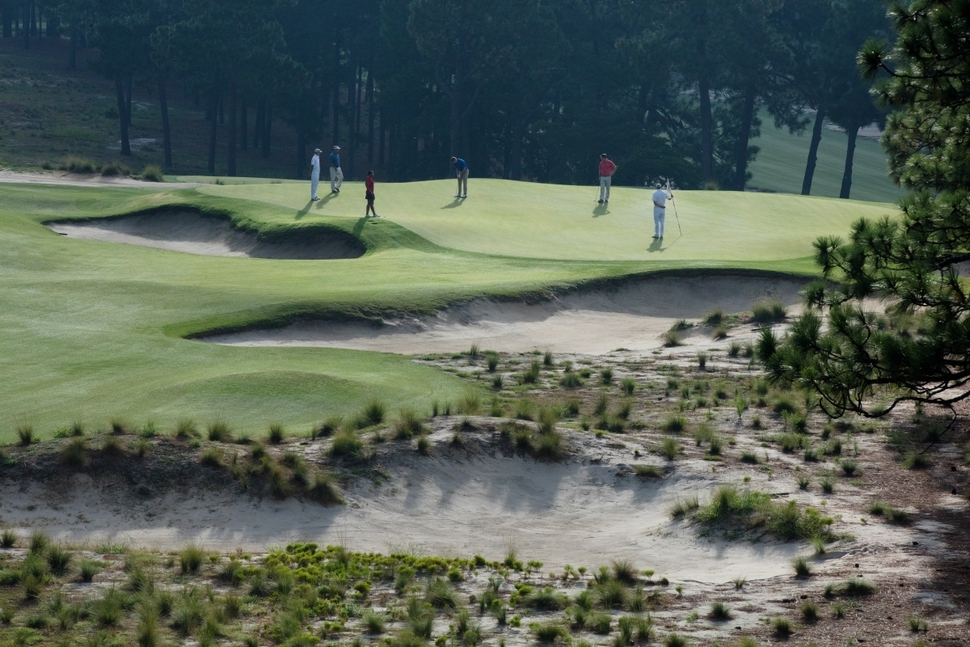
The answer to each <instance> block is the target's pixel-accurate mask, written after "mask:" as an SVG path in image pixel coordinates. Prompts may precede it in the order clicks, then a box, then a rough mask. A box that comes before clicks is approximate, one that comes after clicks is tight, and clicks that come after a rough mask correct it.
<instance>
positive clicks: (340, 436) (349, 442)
mask: <svg viewBox="0 0 970 647" xmlns="http://www.w3.org/2000/svg"><path fill="white" fill-rule="evenodd" d="M330 455H331V456H332V457H334V458H343V459H348V460H364V459H365V458H367V451H366V444H365V443H364V441H363V439H362V438H361V437H360V436H358V435H357V433H356V432H355V431H352V430H350V429H345V430H344V431H341V432H339V433H337V434H334V437H333V441H332V442H331V445H330Z"/></svg>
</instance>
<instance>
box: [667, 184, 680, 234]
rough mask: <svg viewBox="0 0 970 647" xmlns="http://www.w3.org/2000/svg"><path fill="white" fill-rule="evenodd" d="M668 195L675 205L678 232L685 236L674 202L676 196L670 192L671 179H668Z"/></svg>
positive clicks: (675, 205) (671, 202) (675, 204)
mask: <svg viewBox="0 0 970 647" xmlns="http://www.w3.org/2000/svg"><path fill="white" fill-rule="evenodd" d="M667 195H669V196H670V204H672V205H674V218H676V219H677V231H679V232H680V235H681V236H683V235H684V230H683V229H681V228H680V216H679V215H678V214H677V203H676V202H674V194H673V193H671V192H670V178H667Z"/></svg>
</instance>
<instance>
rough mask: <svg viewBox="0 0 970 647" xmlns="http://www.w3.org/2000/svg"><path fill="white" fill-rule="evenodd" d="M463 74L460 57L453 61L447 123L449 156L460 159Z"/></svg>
mask: <svg viewBox="0 0 970 647" xmlns="http://www.w3.org/2000/svg"><path fill="white" fill-rule="evenodd" d="M462 74H463V70H462V66H461V56H458V57H457V60H456V61H455V85H454V87H452V89H451V96H450V98H451V119H450V121H449V124H450V127H451V141H449V142H448V149H449V151H450V153H451V155H453V156H455V157H461V113H462V98H463V97H462V91H463V89H464V88H463V86H464V82H463V81H462V78H461V75H462Z"/></svg>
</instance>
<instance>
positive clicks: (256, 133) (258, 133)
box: [253, 99, 266, 150]
mask: <svg viewBox="0 0 970 647" xmlns="http://www.w3.org/2000/svg"><path fill="white" fill-rule="evenodd" d="M265 114H266V99H260V100H259V101H257V102H256V124H255V127H254V128H253V149H255V150H259V144H260V141H261V138H262V136H263V120H264V119H265V118H266V117H265Z"/></svg>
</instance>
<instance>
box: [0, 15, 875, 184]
mask: <svg viewBox="0 0 970 647" xmlns="http://www.w3.org/2000/svg"><path fill="white" fill-rule="evenodd" d="M885 12H886V7H885V4H884V2H883V0H488V1H486V0H461V1H460V2H459V1H455V0H353V1H348V0H343V1H340V0H191V1H189V0H67V1H65V0H0V22H2V28H3V36H4V37H5V38H18V37H22V38H23V43H24V46H25V47H29V46H30V35H31V34H36V35H46V36H51V37H58V38H70V41H71V50H70V51H71V60H70V64H71V65H75V64H76V58H75V52H76V51H77V48H79V47H82V46H90V47H96V48H97V49H98V51H99V53H100V56H99V58H98V60H97V62H96V63H95V65H96V67H97V69H98V71H99V72H100V73H101V74H103V75H104V76H105V77H107V78H109V79H111V80H112V81H113V82H114V85H115V93H116V95H117V103H118V120H119V129H120V132H121V141H122V154H123V155H127V154H130V147H129V124H130V121H131V93H132V87H133V86H139V85H140V86H144V85H145V84H149V85H150V87H152V88H153V89H154V91H155V92H156V93H157V97H158V101H159V105H160V108H161V118H162V122H163V123H162V130H163V135H164V155H165V160H164V162H165V165H166V167H168V168H172V167H173V151H172V143H171V142H172V136H171V129H170V127H169V121H168V110H167V104H168V101H167V97H168V96H169V94H170V92H171V89H172V87H173V86H175V87H178V88H181V89H184V90H187V91H189V92H191V93H193V94H194V95H195V96H198V97H200V100H201V101H203V102H204V104H205V106H206V109H207V115H208V117H207V118H208V120H209V123H210V133H209V140H210V145H209V159H208V170H209V172H210V173H215V168H216V161H217V158H218V159H222V156H225V158H224V159H225V160H226V166H227V168H228V172H229V175H234V174H235V173H236V155H237V151H238V150H240V149H245V148H247V147H250V146H251V147H255V148H258V149H260V150H261V151H262V152H263V154H264V155H267V156H268V155H269V151H270V149H271V146H272V142H273V132H272V126H273V123H274V121H277V120H283V121H285V122H286V123H288V124H290V125H291V126H292V127H293V129H294V130H295V132H296V133H297V134H298V137H297V146H296V150H294V151H293V169H294V171H296V172H299V173H301V174H303V173H305V168H306V163H307V157H308V151H310V150H312V148H313V147H314V145H316V144H317V143H319V142H324V141H325V142H328V143H329V142H335V143H339V144H340V145H341V146H342V148H343V150H344V153H345V157H346V163H345V166H346V169H345V171H346V173H347V174H348V175H349V176H350V177H358V176H361V175H362V174H363V171H364V170H366V169H365V168H364V165H365V164H366V165H367V167H369V168H370V167H376V168H379V169H382V170H383V171H384V176H385V177H387V178H389V179H393V180H414V179H424V178H429V177H439V176H441V175H442V174H443V173H444V172H445V171H446V170H447V169H446V164H447V159H448V157H449V156H450V155H452V154H456V155H460V156H462V157H464V158H465V159H466V160H468V162H469V164H470V166H471V167H472V168H473V169H474V171H475V173H476V174H478V175H488V176H492V177H505V178H511V179H535V180H539V181H542V182H559V183H567V184H570V183H587V182H589V181H590V176H591V175H592V174H594V173H595V162H596V159H597V156H598V154H599V153H600V152H602V151H607V152H609V153H610V155H611V157H612V158H613V159H614V160H616V161H617V163H618V165H619V170H618V172H617V175H616V178H615V182H617V183H619V184H642V183H643V182H644V180H645V179H648V178H653V177H659V176H672V177H674V178H675V179H676V180H677V181H678V183H679V184H680V185H681V186H692V187H703V186H709V187H710V186H715V185H716V186H718V187H719V188H722V189H734V190H743V189H744V188H745V185H746V183H747V182H748V181H749V179H750V176H751V174H750V172H749V170H748V166H749V164H750V162H751V161H752V160H753V159H754V158H755V156H756V155H757V153H758V147H757V146H755V145H753V144H752V141H754V140H755V139H756V138H757V137H758V136H759V129H760V126H761V120H760V118H759V115H760V114H765V113H767V114H768V115H770V117H771V119H773V121H774V123H775V124H776V125H777V126H780V127H782V126H783V127H786V128H788V129H789V130H791V131H792V132H801V131H804V130H806V129H808V128H811V132H812V138H811V150H810V153H809V156H808V159H807V160H806V168H805V177H804V183H803V188H802V192H803V193H805V194H808V193H810V192H811V186H812V176H813V173H814V168H815V159H816V153H817V150H818V144H819V141H820V140H821V137H822V134H823V128H822V124H823V120H824V119H829V120H830V121H832V122H834V123H835V124H837V125H839V126H841V127H843V128H844V129H845V130H846V132H847V133H848V136H849V147H848V151H847V156H846V167H845V168H846V171H845V176H844V179H843V186H842V196H843V197H848V196H849V192H850V189H851V183H852V158H853V154H854V148H855V141H856V137H857V134H858V132H859V130H860V128H862V127H864V126H866V125H868V124H871V123H873V122H881V121H882V120H883V119H884V113H883V112H882V111H881V110H880V109H879V108H878V107H877V106H876V105H875V104H874V102H873V100H872V98H871V97H870V94H869V87H868V83H867V82H865V81H864V80H863V79H862V78H861V76H860V74H859V72H858V69H857V64H856V54H857V52H858V51H859V49H860V47H861V46H862V44H863V43H864V42H865V41H866V40H868V39H870V38H877V39H880V38H881V39H886V40H888V39H889V38H890V36H891V33H892V31H891V29H890V27H889V23H888V21H887V19H886V16H885ZM219 116H222V117H224V120H223V119H220V118H219ZM220 127H224V128H226V129H227V133H226V135H228V137H227V139H228V146H227V148H226V149H224V150H217V145H216V143H217V141H218V139H217V135H218V132H219V128H220Z"/></svg>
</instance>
